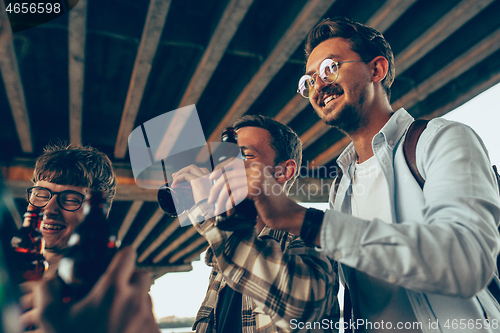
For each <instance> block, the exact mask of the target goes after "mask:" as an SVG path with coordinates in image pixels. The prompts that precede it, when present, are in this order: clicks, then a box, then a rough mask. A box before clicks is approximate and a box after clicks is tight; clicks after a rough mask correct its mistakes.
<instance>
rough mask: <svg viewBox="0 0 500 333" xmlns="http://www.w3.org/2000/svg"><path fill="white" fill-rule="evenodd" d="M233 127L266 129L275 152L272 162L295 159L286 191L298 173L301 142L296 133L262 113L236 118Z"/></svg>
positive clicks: (300, 158) (300, 160)
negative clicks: (294, 167)
mask: <svg viewBox="0 0 500 333" xmlns="http://www.w3.org/2000/svg"><path fill="white" fill-rule="evenodd" d="M233 127H234V128H235V129H236V130H238V129H240V128H243V127H260V128H263V129H265V130H267V131H268V132H269V134H270V135H271V142H270V145H271V147H272V148H273V150H274V152H275V154H276V157H275V159H274V163H276V164H278V163H281V162H284V161H287V160H290V159H293V160H294V161H295V163H296V164H297V171H296V172H295V175H294V176H293V177H292V178H291V179H290V180H289V181H288V182H287V184H286V186H285V192H286V193H288V191H289V189H290V187H291V186H292V185H293V183H294V182H295V179H297V177H298V175H299V170H300V164H301V163H302V142H301V141H300V139H299V137H298V135H297V133H295V132H294V131H293V130H292V129H291V128H290V127H288V126H287V125H284V124H282V123H280V122H279V121H276V120H274V119H272V118H269V117H266V116H263V115H246V116H244V117H243V118H240V119H238V120H236V122H235V123H234V125H233Z"/></svg>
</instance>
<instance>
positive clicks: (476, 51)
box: [392, 29, 500, 110]
mask: <svg viewBox="0 0 500 333" xmlns="http://www.w3.org/2000/svg"><path fill="white" fill-rule="evenodd" d="M498 49H500V29H497V30H496V31H495V32H493V33H492V34H490V35H489V36H488V37H486V38H484V39H482V40H481V41H480V42H479V43H477V44H476V45H474V46H472V47H471V48H469V50H468V51H467V52H465V53H464V54H462V55H461V56H459V57H458V58H455V60H453V61H452V62H450V63H449V64H448V65H446V66H445V67H443V68H442V69H441V70H440V71H438V72H436V73H434V75H432V76H431V77H429V78H428V79H427V80H425V81H424V82H422V83H421V84H420V85H418V86H417V87H414V88H413V89H412V90H410V91H409V92H408V93H406V94H405V95H403V96H401V97H400V98H399V99H398V100H397V101H395V102H394V103H393V104H392V107H393V109H394V110H397V109H399V108H401V107H405V108H406V109H409V108H411V107H412V106H414V105H415V104H417V103H418V102H419V101H422V100H424V99H425V98H426V97H427V96H429V95H430V94H432V93H433V92H435V91H436V90H438V89H439V88H441V87H443V86H444V85H445V84H447V83H448V82H450V81H451V80H453V79H455V78H457V77H459V76H460V75H461V74H463V73H465V72H466V71H467V70H469V69H470V68H472V67H473V66H475V65H476V64H478V63H479V62H481V61H483V60H484V59H486V58H487V57H488V56H490V55H491V54H493V53H494V52H496V51H497V50H498Z"/></svg>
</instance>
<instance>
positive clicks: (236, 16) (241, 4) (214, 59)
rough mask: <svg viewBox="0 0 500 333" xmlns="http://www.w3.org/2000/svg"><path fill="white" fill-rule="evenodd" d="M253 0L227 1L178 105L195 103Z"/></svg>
mask: <svg viewBox="0 0 500 333" xmlns="http://www.w3.org/2000/svg"><path fill="white" fill-rule="evenodd" d="M252 3H253V0H231V1H229V3H228V5H227V7H226V9H225V10H224V13H223V14H222V17H221V19H220V21H219V23H218V24H217V27H216V28H215V31H214V33H213V34H212V37H211V39H210V42H209V43H208V46H207V48H206V50H205V52H204V53H203V56H202V57H201V60H200V62H199V63H198V66H197V67H196V70H195V72H194V74H193V76H192V77H191V80H190V81H189V84H188V86H187V88H186V90H185V91H184V95H183V96H182V99H181V102H180V103H179V107H183V106H187V105H191V104H196V103H197V102H198V100H199V99H200V97H201V94H202V93H203V90H205V87H206V86H207V84H208V81H210V78H211V77H212V75H213V73H214V72H215V69H216V68H217V66H218V65H219V62H220V60H221V59H222V56H223V55H224V52H225V51H226V49H227V46H228V45H229V42H231V40H232V39H233V36H234V34H235V33H236V31H237V30H238V27H239V26H240V24H241V22H242V21H243V18H244V17H245V15H246V13H247V12H248V9H249V8H250V5H251V4H252Z"/></svg>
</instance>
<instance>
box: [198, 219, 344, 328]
mask: <svg viewBox="0 0 500 333" xmlns="http://www.w3.org/2000/svg"><path fill="white" fill-rule="evenodd" d="M204 236H205V237H206V238H207V240H208V242H209V244H210V246H211V248H212V250H213V251H214V254H215V259H216V261H217V265H218V266H219V269H220V272H221V273H222V275H223V276H224V279H225V280H226V282H227V283H228V285H229V286H230V287H231V288H233V289H235V290H237V291H239V292H241V293H242V294H245V295H247V296H249V297H251V298H253V299H254V300H255V301H256V302H258V303H259V305H261V307H262V308H263V309H264V311H265V312H266V313H267V314H268V315H269V316H270V317H271V318H272V319H273V322H275V324H276V325H278V326H279V325H283V324H284V323H289V321H290V320H291V319H300V320H303V321H307V320H314V319H319V318H321V317H322V316H323V315H324V314H325V313H326V312H327V311H329V310H330V308H331V306H332V304H333V301H334V297H335V296H336V291H337V287H335V286H336V285H335V282H336V281H337V280H336V271H335V270H334V267H332V264H331V262H330V261H329V260H328V259H327V258H326V256H324V255H322V254H320V253H318V252H317V251H316V250H314V249H313V248H310V247H305V246H304V244H303V242H302V241H300V240H297V241H295V242H293V244H291V245H290V246H289V247H288V248H287V250H285V251H284V252H283V250H282V249H281V248H280V244H279V243H278V242H276V241H275V240H273V239H260V238H257V237H256V236H257V234H256V233H253V234H246V235H243V234H242V233H241V232H240V233H236V232H235V233H233V234H232V235H230V236H229V234H227V233H224V232H221V231H220V230H218V229H217V228H215V227H214V228H211V229H210V228H209V229H207V230H206V232H205V233H204ZM280 323H281V324H280Z"/></svg>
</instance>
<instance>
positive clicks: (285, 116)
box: [274, 94, 309, 125]
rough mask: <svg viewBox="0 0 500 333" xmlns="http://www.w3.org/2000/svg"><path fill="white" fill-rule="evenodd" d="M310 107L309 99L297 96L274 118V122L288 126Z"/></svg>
mask: <svg viewBox="0 0 500 333" xmlns="http://www.w3.org/2000/svg"><path fill="white" fill-rule="evenodd" d="M308 105H309V99H307V98H304V97H302V96H301V95H299V94H297V95H295V96H294V97H293V98H292V99H291V100H290V101H289V102H288V103H286V105H285V106H284V107H283V109H281V110H280V111H279V112H278V114H277V115H276V116H275V117H274V120H276V121H279V122H280V123H283V124H285V125H286V124H288V123H289V122H291V121H292V120H293V118H295V117H296V116H297V115H298V114H299V113H300V112H302V110H304V109H305V108H306V107H307V106H308Z"/></svg>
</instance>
